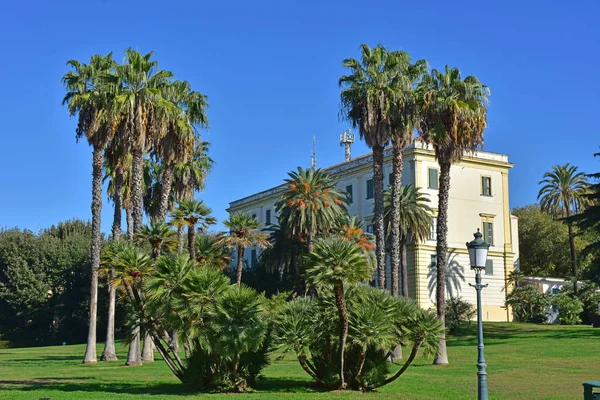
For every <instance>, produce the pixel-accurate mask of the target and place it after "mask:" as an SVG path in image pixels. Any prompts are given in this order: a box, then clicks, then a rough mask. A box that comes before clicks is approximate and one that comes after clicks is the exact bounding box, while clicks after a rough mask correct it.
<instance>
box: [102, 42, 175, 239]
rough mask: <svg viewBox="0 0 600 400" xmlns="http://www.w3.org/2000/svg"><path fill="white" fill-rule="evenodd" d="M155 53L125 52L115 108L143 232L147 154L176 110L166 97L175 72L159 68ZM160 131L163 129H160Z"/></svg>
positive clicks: (135, 224) (136, 225)
mask: <svg viewBox="0 0 600 400" xmlns="http://www.w3.org/2000/svg"><path fill="white" fill-rule="evenodd" d="M152 55H153V52H150V53H147V54H145V55H142V54H140V53H139V52H138V51H137V50H133V49H131V48H129V49H127V50H126V51H125V59H124V62H123V64H122V65H118V66H117V67H116V74H117V76H118V78H119V85H116V88H117V89H116V90H115V92H116V97H115V101H114V106H113V108H112V118H113V119H114V120H115V124H116V125H118V126H120V127H123V128H122V134H123V135H125V136H126V137H125V138H123V140H124V141H125V142H126V143H128V144H129V147H128V150H131V153H132V155H133V158H132V161H131V203H132V213H133V231H134V233H139V232H140V230H141V229H142V218H143V174H144V154H145V153H146V151H147V150H148V148H149V145H150V144H151V143H153V142H155V140H156V139H157V138H158V137H160V123H159V121H161V118H165V117H166V116H170V115H171V114H172V113H173V112H174V107H173V104H172V103H171V102H169V101H168V100H166V99H165V98H164V97H163V96H162V91H161V90H160V89H161V88H164V87H165V86H166V84H167V82H168V81H169V80H170V79H171V77H172V76H173V74H172V73H171V72H169V71H164V70H159V69H158V62H157V61H154V60H151V58H152ZM157 131H159V132H157Z"/></svg>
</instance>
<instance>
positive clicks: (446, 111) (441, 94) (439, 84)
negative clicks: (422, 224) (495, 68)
mask: <svg viewBox="0 0 600 400" xmlns="http://www.w3.org/2000/svg"><path fill="white" fill-rule="evenodd" d="M419 90H420V95H419V96H420V103H421V104H420V106H421V113H422V118H421V122H420V126H419V130H420V134H421V137H422V138H423V140H424V141H425V142H426V143H431V144H432V145H433V148H434V150H435V157H436V159H437V161H438V163H439V165H440V188H439V192H438V223H437V245H436V254H437V290H436V306H437V312H438V317H439V318H440V321H441V322H442V326H444V327H445V318H444V315H445V310H446V306H445V300H446V293H445V288H446V264H447V261H448V260H447V254H448V194H449V192H450V167H451V166H452V164H453V163H455V162H457V161H459V160H460V159H461V158H462V157H463V155H464V153H465V152H467V151H474V150H475V149H477V148H478V147H480V146H481V145H482V144H483V131H484V129H485V127H486V124H487V117H486V113H487V109H486V105H487V99H488V96H489V93H490V91H489V89H488V87H487V86H485V85H483V84H482V83H481V82H479V80H478V79H477V78H476V77H474V76H467V77H466V78H465V79H464V80H463V79H462V77H461V73H460V70H459V69H458V68H450V67H448V66H446V69H445V72H440V71H438V70H436V69H433V70H432V71H431V73H430V74H428V75H425V76H424V77H423V80H422V82H421V84H420V85H419ZM447 363H448V355H447V352H446V339H445V337H442V339H440V348H439V352H438V355H437V357H436V358H435V360H434V364H447Z"/></svg>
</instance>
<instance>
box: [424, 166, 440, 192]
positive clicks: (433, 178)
mask: <svg viewBox="0 0 600 400" xmlns="http://www.w3.org/2000/svg"><path fill="white" fill-rule="evenodd" d="M428 171H429V184H428V186H427V187H428V188H429V189H439V187H440V185H439V177H438V170H437V169H435V168H429V169H428Z"/></svg>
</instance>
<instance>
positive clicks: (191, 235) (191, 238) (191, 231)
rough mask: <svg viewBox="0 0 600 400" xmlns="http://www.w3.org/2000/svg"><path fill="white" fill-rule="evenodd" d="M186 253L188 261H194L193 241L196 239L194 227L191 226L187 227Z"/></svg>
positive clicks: (194, 249) (194, 248)
mask: <svg viewBox="0 0 600 400" xmlns="http://www.w3.org/2000/svg"><path fill="white" fill-rule="evenodd" d="M187 234H188V253H190V260H194V261H195V260H196V246H194V241H195V238H196V227H195V226H193V225H188V231H187Z"/></svg>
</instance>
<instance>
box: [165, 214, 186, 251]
mask: <svg viewBox="0 0 600 400" xmlns="http://www.w3.org/2000/svg"><path fill="white" fill-rule="evenodd" d="M169 224H170V225H171V226H174V227H176V228H177V251H178V252H179V253H181V252H183V246H184V241H185V239H184V235H185V227H186V226H187V222H186V221H185V212H184V211H183V210H181V209H179V208H177V209H175V210H173V211H171V220H170V221H169Z"/></svg>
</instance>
